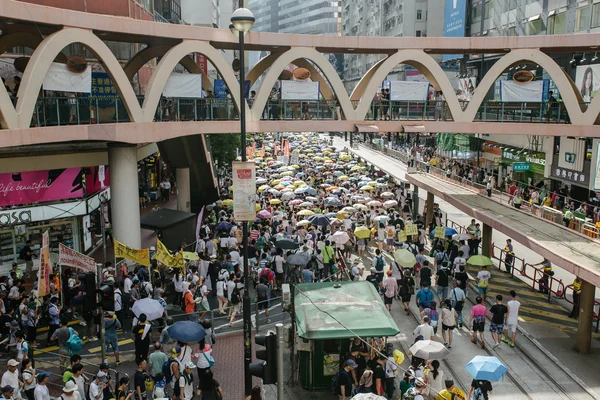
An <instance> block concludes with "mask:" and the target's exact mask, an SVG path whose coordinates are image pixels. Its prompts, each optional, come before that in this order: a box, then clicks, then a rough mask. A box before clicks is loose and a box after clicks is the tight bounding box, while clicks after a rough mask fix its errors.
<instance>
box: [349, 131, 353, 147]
mask: <svg viewBox="0 0 600 400" xmlns="http://www.w3.org/2000/svg"><path fill="white" fill-rule="evenodd" d="M353 136H354V134H353V132H350V148H352V137H353Z"/></svg>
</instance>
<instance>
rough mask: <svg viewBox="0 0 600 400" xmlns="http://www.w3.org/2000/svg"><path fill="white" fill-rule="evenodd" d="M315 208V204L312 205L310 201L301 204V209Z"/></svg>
mask: <svg viewBox="0 0 600 400" xmlns="http://www.w3.org/2000/svg"><path fill="white" fill-rule="evenodd" d="M312 206H314V204H313V203H311V202H310V201H305V202H304V203H300V205H299V207H312Z"/></svg>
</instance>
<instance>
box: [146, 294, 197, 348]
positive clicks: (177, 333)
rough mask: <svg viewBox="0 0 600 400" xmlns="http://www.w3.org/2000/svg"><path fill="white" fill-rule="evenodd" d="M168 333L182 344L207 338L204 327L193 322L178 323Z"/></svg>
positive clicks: (168, 329) (169, 328)
mask: <svg viewBox="0 0 600 400" xmlns="http://www.w3.org/2000/svg"><path fill="white" fill-rule="evenodd" d="M136 303H137V301H136ZM167 332H169V336H170V337H171V339H175V340H178V341H180V342H182V343H195V342H199V341H201V340H202V339H204V337H205V336H206V332H205V331H204V328H203V327H202V325H200V324H198V323H196V322H193V321H177V322H175V323H174V324H173V325H171V326H170V327H168V328H167Z"/></svg>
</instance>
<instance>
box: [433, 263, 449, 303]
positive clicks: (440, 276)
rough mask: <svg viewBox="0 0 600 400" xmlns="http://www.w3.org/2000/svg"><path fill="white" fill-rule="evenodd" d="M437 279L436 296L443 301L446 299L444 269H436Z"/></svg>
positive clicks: (446, 281)
mask: <svg viewBox="0 0 600 400" xmlns="http://www.w3.org/2000/svg"><path fill="white" fill-rule="evenodd" d="M436 275H437V279H436V283H437V295H438V297H439V298H440V300H442V301H444V300H446V299H447V298H448V270H447V269H446V268H440V269H438V272H436Z"/></svg>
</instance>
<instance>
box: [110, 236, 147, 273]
mask: <svg viewBox="0 0 600 400" xmlns="http://www.w3.org/2000/svg"><path fill="white" fill-rule="evenodd" d="M114 242H115V244H114V247H115V258H126V259H128V260H131V261H134V262H136V263H138V264H141V265H145V266H146V267H149V266H150V250H149V249H141V250H140V249H132V248H131V247H127V246H125V245H124V244H123V243H121V242H119V241H118V240H116V239H114Z"/></svg>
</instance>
